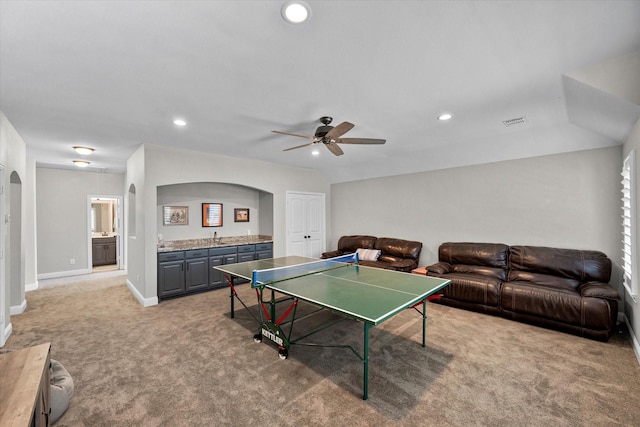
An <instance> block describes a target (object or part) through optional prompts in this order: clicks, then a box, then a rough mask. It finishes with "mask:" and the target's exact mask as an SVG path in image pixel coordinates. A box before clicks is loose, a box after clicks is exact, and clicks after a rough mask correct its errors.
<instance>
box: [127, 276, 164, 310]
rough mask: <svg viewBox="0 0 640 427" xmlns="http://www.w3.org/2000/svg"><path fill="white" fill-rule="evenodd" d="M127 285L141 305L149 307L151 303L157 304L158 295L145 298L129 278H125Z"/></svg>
mask: <svg viewBox="0 0 640 427" xmlns="http://www.w3.org/2000/svg"><path fill="white" fill-rule="evenodd" d="M127 287H128V288H129V290H130V291H131V293H132V294H133V295H134V296H135V297H136V299H137V300H138V302H139V303H140V304H141V305H142V306H143V307H151V306H152V305H158V297H153V298H145V297H144V296H143V295H142V294H141V293H140V291H138V290H137V289H136V287H135V286H133V283H131V282H130V281H129V279H127Z"/></svg>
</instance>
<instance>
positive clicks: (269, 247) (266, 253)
mask: <svg viewBox="0 0 640 427" xmlns="http://www.w3.org/2000/svg"><path fill="white" fill-rule="evenodd" d="M268 258H273V243H271V242H269V243H258V244H256V257H255V259H268Z"/></svg>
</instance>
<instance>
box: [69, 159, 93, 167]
mask: <svg viewBox="0 0 640 427" xmlns="http://www.w3.org/2000/svg"><path fill="white" fill-rule="evenodd" d="M73 164H74V165H76V166H77V167H79V168H86V167H87V166H89V162H87V161H86V160H74V161H73Z"/></svg>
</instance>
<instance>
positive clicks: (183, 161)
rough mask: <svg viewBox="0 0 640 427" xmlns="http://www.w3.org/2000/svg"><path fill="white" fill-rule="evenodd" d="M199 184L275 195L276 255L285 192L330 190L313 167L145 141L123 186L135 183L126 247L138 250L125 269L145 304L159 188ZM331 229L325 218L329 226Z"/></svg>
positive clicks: (152, 289)
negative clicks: (132, 226)
mask: <svg viewBox="0 0 640 427" xmlns="http://www.w3.org/2000/svg"><path fill="white" fill-rule="evenodd" d="M201 182H216V183H233V184H237V185H240V186H246V187H251V188H255V189H257V190H261V191H264V192H267V193H272V194H273V218H274V220H273V234H272V235H273V239H274V256H284V255H285V241H286V225H285V217H286V192H287V191H293V190H297V191H307V192H314V193H324V194H327V195H329V192H330V186H329V184H328V182H327V181H326V180H325V179H324V178H323V177H322V176H321V175H320V174H319V173H318V172H316V171H314V170H311V169H303V168H294V167H289V166H283V165H275V164H271V163H266V162H261V161H256V160H248V159H239V158H233V157H227V156H220V155H215V154H209V153H203V152H196V151H188V150H180V149H175V148H168V147H162V146H156V145H149V144H147V145H144V146H142V147H141V148H140V149H138V151H136V152H135V153H134V154H133V155H132V156H131V158H129V161H128V162H127V178H126V182H125V187H126V188H129V185H130V184H135V186H136V189H137V194H136V196H137V197H136V211H137V215H138V221H139V222H138V223H137V225H136V239H135V243H133V241H132V240H131V239H129V240H128V242H129V244H130V245H132V244H135V245H136V249H135V250H129V252H128V254H129V259H128V266H129V267H128V271H127V273H128V281H129V287H130V288H131V289H132V292H134V294H136V296H137V297H138V299H139V300H141V303H142V304H143V305H152V304H155V303H157V229H158V226H157V223H158V220H159V217H158V214H157V209H158V200H157V193H158V192H157V189H158V187H161V186H165V185H172V184H182V183H201ZM327 199H328V197H327ZM329 208H330V203H327V211H328V210H329ZM125 216H128V215H125ZM327 218H328V215H327ZM329 227H330V223H329V221H327V229H329ZM142 245H144V248H142ZM140 266H144V269H143V270H142V269H141V268H140Z"/></svg>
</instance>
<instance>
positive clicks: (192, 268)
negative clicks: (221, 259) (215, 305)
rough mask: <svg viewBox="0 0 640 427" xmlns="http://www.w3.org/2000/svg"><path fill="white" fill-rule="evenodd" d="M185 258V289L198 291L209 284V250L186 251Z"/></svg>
mask: <svg viewBox="0 0 640 427" xmlns="http://www.w3.org/2000/svg"><path fill="white" fill-rule="evenodd" d="M184 258H185V277H184V281H185V291H186V292H191V291H200V290H204V289H206V288H207V286H209V271H208V270H209V250H208V249H195V250H191V251H186V252H185V253H184Z"/></svg>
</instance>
